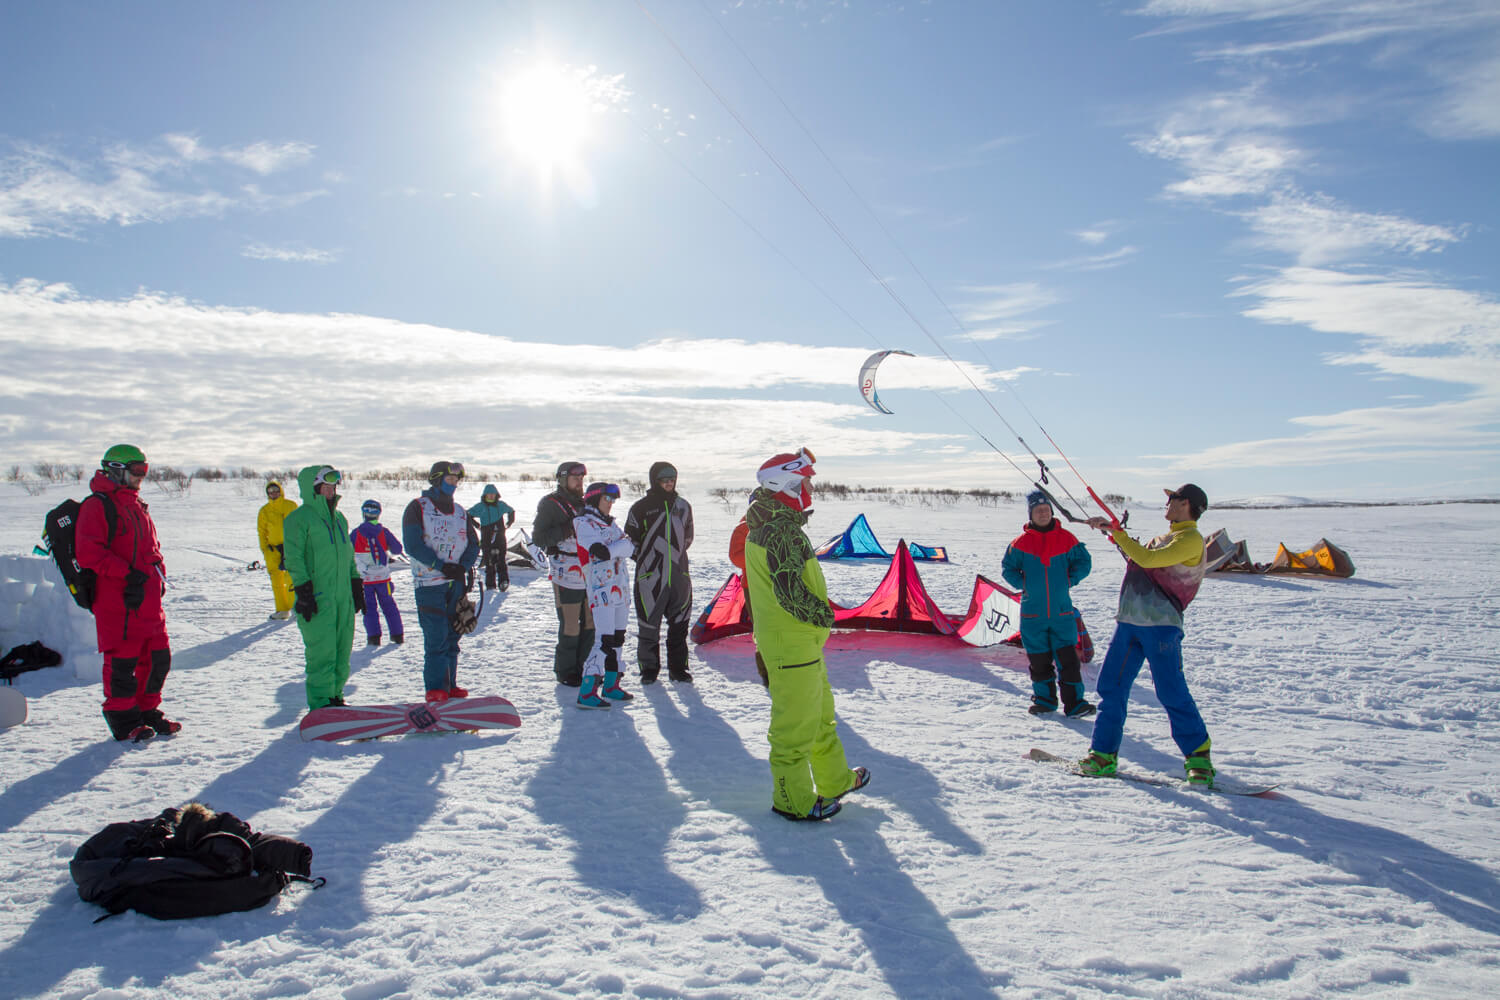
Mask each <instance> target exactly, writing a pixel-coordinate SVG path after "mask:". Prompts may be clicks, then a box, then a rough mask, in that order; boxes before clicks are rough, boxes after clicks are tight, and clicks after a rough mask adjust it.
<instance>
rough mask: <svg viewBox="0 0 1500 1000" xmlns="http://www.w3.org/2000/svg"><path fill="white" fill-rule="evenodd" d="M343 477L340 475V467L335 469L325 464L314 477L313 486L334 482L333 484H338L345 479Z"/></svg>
mask: <svg viewBox="0 0 1500 1000" xmlns="http://www.w3.org/2000/svg"><path fill="white" fill-rule="evenodd" d="M343 479H344V477H343V476H341V475H339V470H338V469H335V468H334V467H333V466H331V465H325V466H323V467H322V468H321V469H319V470H318V474H317V475H316V476H315V477H313V486H314V487H317V486H322V485H323V484H324V483H332V484H333V485H335V486H337V485H338V484H339V483H340V482H342V481H343Z"/></svg>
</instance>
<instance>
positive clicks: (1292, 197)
mask: <svg viewBox="0 0 1500 1000" xmlns="http://www.w3.org/2000/svg"><path fill="white" fill-rule="evenodd" d="M1244 215H1245V216H1246V218H1248V219H1249V221H1250V226H1251V228H1252V229H1254V230H1255V231H1256V232H1257V233H1259V234H1260V236H1259V242H1260V243H1261V244H1262V245H1264V246H1267V247H1270V248H1272V249H1275V250H1281V251H1284V252H1286V253H1289V254H1292V255H1293V256H1295V257H1296V258H1297V262H1298V263H1299V264H1304V265H1320V264H1329V263H1333V262H1335V261H1339V260H1347V259H1349V258H1351V257H1355V256H1358V255H1359V254H1362V253H1366V252H1369V251H1377V252H1380V251H1394V252H1397V253H1407V254H1418V253H1430V252H1437V251H1440V250H1442V248H1443V246H1444V244H1447V243H1456V242H1457V241H1458V240H1459V239H1461V238H1462V235H1463V234H1462V231H1461V230H1457V229H1451V228H1449V227H1447V226H1435V225H1429V224H1427V223H1421V222H1415V221H1413V220H1411V219H1405V218H1402V217H1401V216H1397V215H1382V214H1376V213H1372V212H1359V211H1355V210H1353V209H1349V208H1344V207H1342V206H1339V205H1337V204H1336V203H1335V202H1334V201H1333V199H1331V198H1328V197H1324V196H1309V195H1301V194H1296V193H1292V192H1282V193H1278V194H1276V195H1274V196H1272V198H1271V200H1270V201H1269V202H1268V203H1267V204H1265V205H1262V206H1260V207H1259V208H1255V209H1253V210H1251V211H1249V212H1246V213H1244Z"/></svg>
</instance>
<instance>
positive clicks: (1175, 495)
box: [1167, 493, 1187, 503]
mask: <svg viewBox="0 0 1500 1000" xmlns="http://www.w3.org/2000/svg"><path fill="white" fill-rule="evenodd" d="M1186 499H1187V497H1185V496H1183V495H1182V494H1181V493H1168V494H1167V503H1171V502H1172V501H1173V500H1186Z"/></svg>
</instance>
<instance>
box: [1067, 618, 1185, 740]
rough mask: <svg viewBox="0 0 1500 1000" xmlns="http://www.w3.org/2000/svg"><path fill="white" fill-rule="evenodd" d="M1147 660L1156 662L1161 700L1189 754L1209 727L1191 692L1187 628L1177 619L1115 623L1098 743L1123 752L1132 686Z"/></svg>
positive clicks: (1102, 686) (1154, 676)
mask: <svg viewBox="0 0 1500 1000" xmlns="http://www.w3.org/2000/svg"><path fill="white" fill-rule="evenodd" d="M1146 662H1149V663H1150V664H1151V683H1152V684H1153V685H1155V687H1156V700H1157V701H1159V702H1161V707H1162V708H1164V709H1166V712H1167V719H1168V720H1169V721H1170V723H1171V726H1172V739H1173V741H1174V742H1175V743H1176V744H1177V748H1178V749H1179V750H1181V751H1182V755H1183V756H1184V757H1187V756H1189V755H1190V754H1192V752H1193V751H1194V750H1197V749H1198V748H1199V747H1201V746H1202V745H1203V743H1204V741H1205V740H1207V739H1208V727H1207V726H1205V725H1204V724H1203V716H1201V715H1199V714H1198V706H1197V705H1196V704H1195V703H1194V702H1193V696H1192V695H1191V694H1190V693H1188V687H1187V679H1186V678H1185V677H1183V674H1182V629H1180V628H1177V627H1176V626H1174V625H1131V624H1128V623H1126V622H1118V623H1116V624H1115V635H1114V638H1113V639H1111V640H1110V642H1109V653H1108V654H1106V655H1105V657H1104V666H1103V667H1101V668H1100V669H1099V717H1098V718H1097V719H1096V720H1095V721H1094V740H1093V744H1092V749H1094V750H1098V751H1100V752H1102V753H1119V752H1120V741H1121V739H1123V737H1124V734H1125V714H1126V709H1127V707H1128V706H1129V702H1130V689H1131V687H1132V686H1133V685H1134V684H1135V679H1136V676H1137V675H1138V674H1140V672H1141V666H1142V664H1143V663H1146Z"/></svg>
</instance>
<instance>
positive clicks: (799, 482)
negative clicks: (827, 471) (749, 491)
mask: <svg viewBox="0 0 1500 1000" xmlns="http://www.w3.org/2000/svg"><path fill="white" fill-rule="evenodd" d="M816 461H817V459H816V458H814V457H813V453H812V452H810V451H808V450H807V449H806V448H799V449H798V450H797V452H796V454H791V453H789V452H783V453H782V454H780V455H775V456H773V457H771V458H768V459H766V461H765V462H764V463H762V464H761V467H760V470H759V471H758V472H756V474H755V479H756V481H757V482H759V483H760V485H761V486H762V487H764V488H765V489H768V490H770V491H771V492H773V493H778V494H781V495H782V496H783V497H785V498H786V502H787V504H788V505H789V506H791V507H794V508H795V509H797V510H806V509H807V508H809V507H811V506H812V490H811V489H810V488H809V487H808V483H807V481H808V479H810V478H811V477H812V476H813V475H814V472H813V463H814V462H816Z"/></svg>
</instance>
